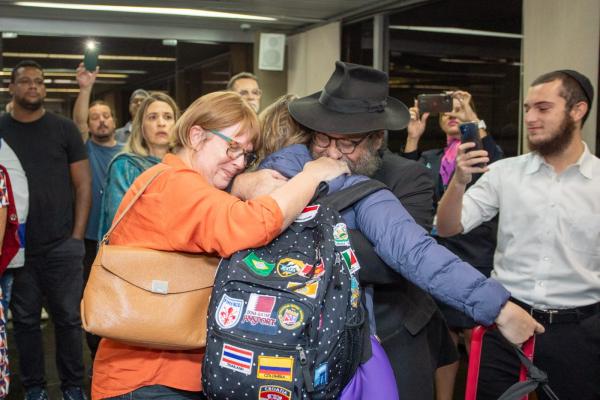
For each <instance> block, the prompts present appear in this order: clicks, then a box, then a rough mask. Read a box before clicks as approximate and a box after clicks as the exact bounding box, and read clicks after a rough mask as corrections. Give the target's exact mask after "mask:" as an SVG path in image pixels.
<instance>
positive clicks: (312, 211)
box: [294, 204, 321, 223]
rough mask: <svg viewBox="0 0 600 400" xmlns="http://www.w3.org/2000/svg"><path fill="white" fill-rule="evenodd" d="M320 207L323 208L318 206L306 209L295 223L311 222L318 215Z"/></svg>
mask: <svg viewBox="0 0 600 400" xmlns="http://www.w3.org/2000/svg"><path fill="white" fill-rule="evenodd" d="M320 207H321V206H320V205H318V204H315V205H312V206H306V207H304V210H302V212H301V213H300V215H298V217H296V220H295V221H294V222H297V223H302V222H306V221H310V220H311V219H313V218H314V217H315V216H316V215H317V213H318V212H319V208H320Z"/></svg>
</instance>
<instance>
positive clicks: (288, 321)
mask: <svg viewBox="0 0 600 400" xmlns="http://www.w3.org/2000/svg"><path fill="white" fill-rule="evenodd" d="M277 320H278V321H279V325H281V327H282V328H283V329H287V330H289V331H291V330H294V329H298V328H299V327H300V326H301V325H302V322H303V321H304V311H302V308H301V307H300V306H297V305H295V304H292V303H287V304H284V305H282V306H281V307H279V310H278V311H277Z"/></svg>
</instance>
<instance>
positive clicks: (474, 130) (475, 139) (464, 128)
mask: <svg viewBox="0 0 600 400" xmlns="http://www.w3.org/2000/svg"><path fill="white" fill-rule="evenodd" d="M458 129H459V130H460V142H461V143H475V147H471V148H470V149H468V150H467V153H468V152H470V151H473V150H482V149H483V143H482V142H481V137H480V136H479V124H478V123H477V122H465V123H462V124H460V125H459V126H458ZM474 167H479V168H483V167H485V163H480V164H476V165H474Z"/></svg>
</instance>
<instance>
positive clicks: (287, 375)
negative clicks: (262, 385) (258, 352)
mask: <svg viewBox="0 0 600 400" xmlns="http://www.w3.org/2000/svg"><path fill="white" fill-rule="evenodd" d="M293 371H294V359H293V358H292V357H289V358H286V357H269V356H258V369H257V372H256V377H257V378H258V379H270V380H274V381H286V382H291V381H292V373H293Z"/></svg>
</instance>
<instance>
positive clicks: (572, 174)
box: [438, 70, 600, 400]
mask: <svg viewBox="0 0 600 400" xmlns="http://www.w3.org/2000/svg"><path fill="white" fill-rule="evenodd" d="M593 98H594V90H593V87H592V84H591V82H590V80H589V79H588V78H587V77H585V76H584V75H583V74H581V73H579V72H577V71H573V70H558V71H553V72H549V73H547V74H544V75H542V76H540V77H538V78H537V79H535V80H534V81H533V83H532V84H531V86H530V87H529V90H528V93H527V97H526V99H525V104H524V106H525V113H524V121H525V125H526V128H527V141H528V144H529V148H530V149H531V150H532V151H531V152H530V153H527V154H524V155H521V156H518V157H512V158H507V159H504V160H501V161H498V162H496V163H494V164H492V165H490V167H489V171H488V168H485V169H482V168H479V167H475V165H477V163H478V162H481V161H485V160H486V158H487V154H486V152H485V151H476V150H473V151H468V152H465V151H466V150H468V149H469V148H470V147H471V146H470V145H469V144H463V145H461V146H460V147H459V153H458V156H457V166H456V173H455V175H454V178H453V180H452V181H451V183H450V185H449V186H448V190H447V191H446V193H445V194H444V197H443V198H442V200H441V201H440V204H439V207H438V232H439V234H440V235H446V236H448V235H452V234H457V233H461V232H463V233H464V232H469V231H470V230H471V229H473V228H475V227H476V226H478V225H479V224H480V223H481V222H482V221H483V220H489V219H490V218H493V217H494V216H495V215H496V214H498V216H499V220H498V245H497V248H496V253H495V255H494V271H493V273H492V276H493V277H494V278H496V279H497V280H498V281H500V282H501V283H502V284H503V285H504V286H505V287H506V288H507V289H509V290H510V291H511V294H512V296H513V298H514V300H513V301H514V302H515V303H516V304H518V305H519V306H521V307H522V308H523V309H525V310H526V311H528V312H529V313H530V314H531V315H533V316H534V318H536V319H537V320H539V321H540V322H541V323H542V325H544V327H545V330H546V333H545V334H544V335H541V336H540V337H538V338H536V344H535V354H534V361H535V363H536V365H537V366H538V367H539V368H540V369H542V370H544V371H546V372H547V373H548V380H549V383H550V386H551V387H552V389H553V390H554V392H555V393H556V395H557V396H558V398H560V399H582V400H583V399H585V400H598V399H600V379H599V376H600V375H599V373H600V274H599V271H600V268H599V266H600V201H598V199H600V159H598V157H596V156H594V155H593V154H592V153H591V152H590V150H589V148H588V147H587V145H586V144H585V142H583V140H582V132H581V129H582V126H583V124H584V122H585V120H586V118H587V117H588V115H589V112H590V109H591V106H592V102H593ZM481 172H485V173H484V174H483V176H482V177H481V178H480V179H479V180H478V181H477V182H476V183H475V184H473V185H472V186H471V187H470V188H469V189H468V190H466V192H465V186H466V184H468V183H469V182H470V181H471V177H472V174H474V173H481ZM481 365H482V368H481V371H480V375H479V376H480V384H479V385H480V387H481V390H480V391H479V393H478V399H496V398H498V395H499V394H500V393H502V391H503V390H504V389H506V387H508V386H510V384H511V382H514V381H515V380H516V379H517V376H518V370H519V362H518V360H517V359H516V356H515V355H514V353H511V352H510V350H509V351H507V350H506V346H505V345H504V344H503V343H502V342H501V341H498V340H497V339H496V338H495V337H494V336H493V335H486V339H484V344H483V353H482V362H481ZM538 397H539V398H540V400H545V399H549V398H551V397H548V396H547V395H546V394H545V393H542V392H541V391H539V390H538Z"/></svg>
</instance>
